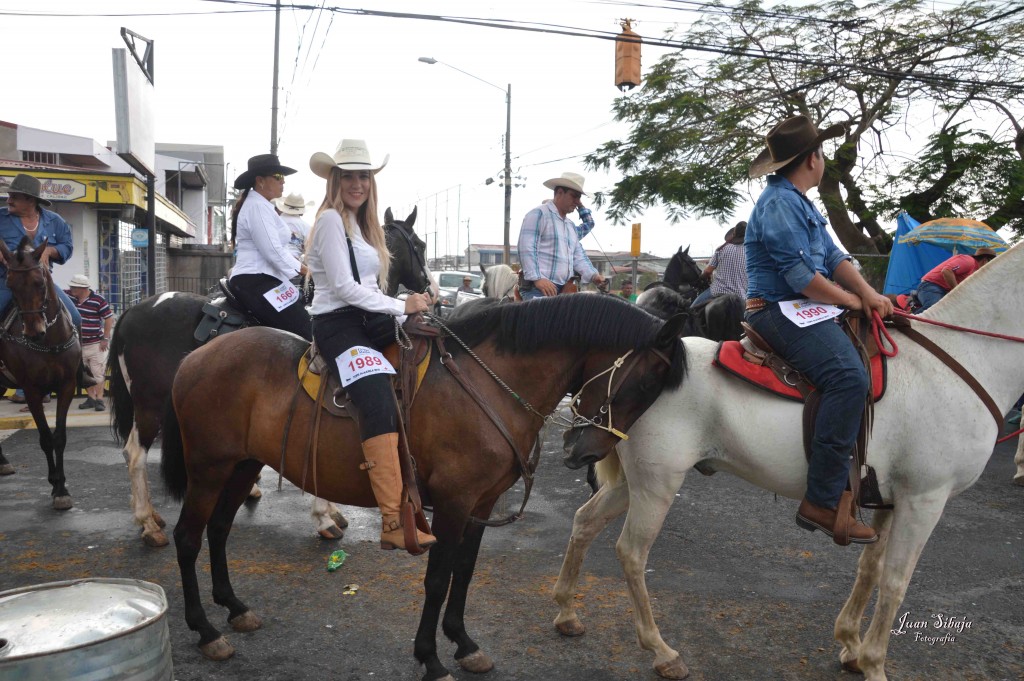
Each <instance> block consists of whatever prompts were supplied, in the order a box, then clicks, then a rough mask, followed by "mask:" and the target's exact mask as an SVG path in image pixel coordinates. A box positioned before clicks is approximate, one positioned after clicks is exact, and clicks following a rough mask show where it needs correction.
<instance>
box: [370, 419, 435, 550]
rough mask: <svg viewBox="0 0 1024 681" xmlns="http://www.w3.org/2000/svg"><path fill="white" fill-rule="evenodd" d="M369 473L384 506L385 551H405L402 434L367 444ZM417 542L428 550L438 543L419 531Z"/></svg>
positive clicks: (382, 536) (382, 534)
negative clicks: (401, 466)
mask: <svg viewBox="0 0 1024 681" xmlns="http://www.w3.org/2000/svg"><path fill="white" fill-rule="evenodd" d="M363 457H364V458H365V459H366V464H365V468H366V472H367V473H369V474H370V486H371V487H372V488H373V496H375V497H376V498H377V505H378V506H380V515H381V520H382V526H381V531H380V547H381V548H382V549H388V550H390V549H405V548H406V546H405V533H404V531H403V530H402V513H401V509H402V470H401V468H400V465H399V463H398V433H384V434H383V435H377V436H376V437H371V438H370V439H369V440H366V441H365V442H363ZM416 541H417V542H419V545H420V546H422V547H424V548H426V547H428V546H430V545H431V544H435V543H437V538H436V537H434V536H433V535H431V534H427V533H425V532H421V531H419V530H416Z"/></svg>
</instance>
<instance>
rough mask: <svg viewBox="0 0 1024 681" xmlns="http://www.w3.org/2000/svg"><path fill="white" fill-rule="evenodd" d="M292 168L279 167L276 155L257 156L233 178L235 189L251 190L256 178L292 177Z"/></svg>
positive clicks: (293, 172) (279, 161) (279, 163)
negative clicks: (269, 176) (275, 175)
mask: <svg viewBox="0 0 1024 681" xmlns="http://www.w3.org/2000/svg"><path fill="white" fill-rule="evenodd" d="M296 172H298V171H296V170H295V169H294V168H289V167H288V166H283V165H281V160H280V159H278V158H277V154H258V155H256V156H253V157H252V158H250V159H249V168H248V169H247V170H246V171H245V172H244V173H242V174H241V175H239V176H238V177H236V178H235V189H252V185H253V183H255V182H256V178H257V177H267V176H268V175H274V174H276V173H280V174H282V175H293V174H295V173H296Z"/></svg>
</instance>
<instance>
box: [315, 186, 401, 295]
mask: <svg viewBox="0 0 1024 681" xmlns="http://www.w3.org/2000/svg"><path fill="white" fill-rule="evenodd" d="M341 173H342V170H341V168H338V167H337V166H335V167H334V168H331V174H330V176H329V177H328V178H327V194H326V195H325V196H324V201H323V203H321V204H320V208H318V209H317V211H316V219H317V220H319V219H320V216H321V215H322V214H323V212H324V211H326V210H330V209H331V208H333V209H334V210H336V211H338V214H339V215H341V223H342V224H343V225H344V226H345V232H346V233H347V234H349V235H350V236H351V234H352V230H353V229H354V225H351V224H349V220H347V219H346V215H347V214H348V213H349V211H348V209H347V208H346V207H345V203H344V202H343V201H342V200H341ZM356 222H357V223H358V224H359V230H360V232H361V233H362V235H363V241H365V242H366V243H368V244H370V245H371V246H373V248H374V249H375V250H376V251H377V255H378V257H379V258H380V273H379V274H378V275H377V284H378V285H379V286H380V290H381V291H384V292H385V293H386V292H387V289H388V272H389V271H390V269H391V252H390V251H388V244H387V239H386V238H385V237H384V228H383V227H381V226H380V220H379V219H378V218H377V180H376V178H375V177H374V173H372V172H371V173H370V192H369V195H368V196H367V197H366V201H364V202H363V205H361V206H359V210H358V211H356ZM315 229H316V221H315V220H314V223H313V229H312V230H310V232H309V238H308V239H306V252H307V254H308V252H309V249H310V248H311V247H312V245H313V231H314V230H315Z"/></svg>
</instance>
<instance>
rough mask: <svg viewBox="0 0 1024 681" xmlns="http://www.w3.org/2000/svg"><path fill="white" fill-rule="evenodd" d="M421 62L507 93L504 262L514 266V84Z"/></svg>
mask: <svg viewBox="0 0 1024 681" xmlns="http://www.w3.org/2000/svg"><path fill="white" fill-rule="evenodd" d="M419 61H421V62H423V63H424V64H441V65H443V66H447V67H448V68H450V69H453V70H455V71H458V72H459V73H461V74H463V75H466V76H469V77H470V78H475V79H476V80H479V81H480V82H481V83H486V84H487V85H490V86H491V87H493V88H497V89H498V90H501V91H502V92H504V93H505V260H504V262H505V264H506V265H511V264H512V258H511V257H510V255H509V231H510V227H511V224H512V153H511V143H510V141H509V138H510V137H511V135H512V83H509V84H508V87H507V88H502V87H500V86H498V85H495V84H494V83H492V82H490V81H489V80H484V79H483V78H480V77H479V76H474V75H473V74H472V73H469V72H468V71H463V70H462V69H460V68H457V67H455V66H452V65H451V64H446V63H445V62H443V61H440V60H438V59H434V58H433V57H420V58H419Z"/></svg>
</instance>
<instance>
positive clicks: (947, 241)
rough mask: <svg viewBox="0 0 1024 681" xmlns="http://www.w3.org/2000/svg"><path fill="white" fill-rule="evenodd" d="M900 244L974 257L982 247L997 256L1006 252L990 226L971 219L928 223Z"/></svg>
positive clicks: (940, 220)
mask: <svg viewBox="0 0 1024 681" xmlns="http://www.w3.org/2000/svg"><path fill="white" fill-rule="evenodd" d="M899 243H901V244H932V245H934V246H938V247H939V248H943V249H945V250H947V251H952V252H953V253H968V254H973V253H974V252H975V251H976V250H978V249H979V248H991V249H992V250H994V251H995V252H996V253H1001V252H1003V251H1005V250H1006V249H1007V245H1006V242H1005V241H1003V239H1002V237H1000V236H999V235H998V234H996V233H995V232H994V231H993V230H992V229H991V228H990V227H989V226H988V225H986V224H985V223H984V222H979V221H978V220H970V219H968V218H938V219H937V220H929V221H928V222H925V223H923V224H921V225H919V226H917V227H915V228H914V229H912V230H911V231H910V232H909V233H908V234H906V235H905V236H903V237H901V238H900V239H899Z"/></svg>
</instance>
